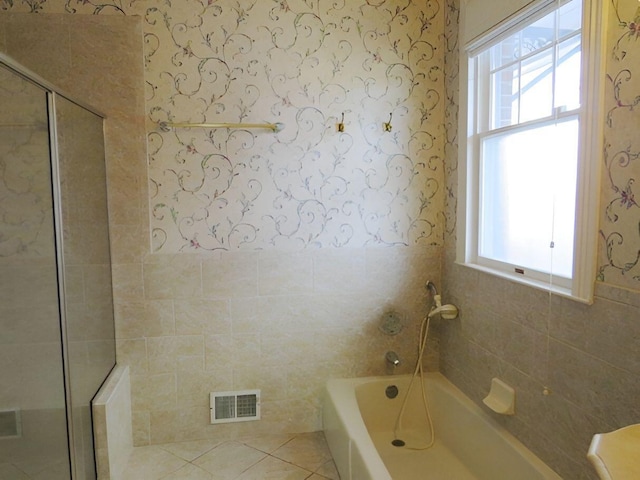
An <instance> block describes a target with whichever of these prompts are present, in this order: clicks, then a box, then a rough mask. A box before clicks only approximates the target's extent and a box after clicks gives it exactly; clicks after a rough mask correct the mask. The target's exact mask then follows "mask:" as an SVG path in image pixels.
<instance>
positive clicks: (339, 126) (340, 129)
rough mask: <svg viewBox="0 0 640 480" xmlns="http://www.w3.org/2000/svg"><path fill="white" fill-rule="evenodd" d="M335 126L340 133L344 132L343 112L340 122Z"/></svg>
mask: <svg viewBox="0 0 640 480" xmlns="http://www.w3.org/2000/svg"><path fill="white" fill-rule="evenodd" d="M337 126H338V131H339V132H340V133H342V132H344V112H342V120H340V123H338V125H337Z"/></svg>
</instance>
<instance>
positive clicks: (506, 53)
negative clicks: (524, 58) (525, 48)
mask: <svg viewBox="0 0 640 480" xmlns="http://www.w3.org/2000/svg"><path fill="white" fill-rule="evenodd" d="M518 58H520V33H516V34H515V35H511V36H510V37H509V38H505V39H504V40H502V41H501V42H500V43H499V44H497V45H495V46H493V47H491V69H492V70H494V69H496V68H499V67H501V66H502V65H506V64H508V63H511V62H513V61H514V60H517V59H518Z"/></svg>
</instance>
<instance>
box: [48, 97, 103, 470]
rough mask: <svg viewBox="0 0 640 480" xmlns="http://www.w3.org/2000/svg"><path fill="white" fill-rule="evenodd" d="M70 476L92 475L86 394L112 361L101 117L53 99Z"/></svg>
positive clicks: (96, 385) (89, 395)
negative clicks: (57, 167)
mask: <svg viewBox="0 0 640 480" xmlns="http://www.w3.org/2000/svg"><path fill="white" fill-rule="evenodd" d="M54 107H55V108H54V109H55V116H56V138H57V146H58V149H57V154H58V165H59V177H60V183H59V185H60V191H59V203H60V206H59V211H60V212H61V213H62V229H61V234H62V235H61V237H62V241H61V245H62V262H61V264H62V265H61V267H62V271H63V273H64V295H63V298H64V308H65V315H64V319H65V321H66V322H65V324H66V337H65V347H66V349H65V350H66V353H67V358H68V369H69V370H68V371H69V374H68V377H67V382H68V388H69V405H68V408H69V412H70V417H71V422H72V425H71V428H72V429H73V432H72V438H73V445H74V448H73V455H72V459H73V461H74V464H75V476H74V479H78V480H84V479H87V480H91V479H95V478H96V474H95V463H94V453H93V452H94V450H93V430H92V428H91V427H92V425H91V399H92V398H93V396H94V395H95V394H96V392H97V391H98V390H99V389H100V385H101V384H102V382H103V381H104V379H105V378H106V377H107V375H108V374H109V371H110V370H111V369H112V368H113V366H114V364H115V331H114V323H113V298H112V290H111V258H110V255H109V229H108V225H109V218H108V212H107V202H106V199H107V178H106V170H105V158H104V140H103V138H104V137H103V129H102V118H101V117H99V116H98V115H96V114H94V113H92V112H90V111H88V110H86V109H84V108H82V107H80V106H78V105H76V104H75V103H73V102H71V101H69V100H67V99H66V98H63V97H61V96H59V95H56V96H55V102H54Z"/></svg>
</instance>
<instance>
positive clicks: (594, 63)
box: [456, 0, 608, 303]
mask: <svg viewBox="0 0 640 480" xmlns="http://www.w3.org/2000/svg"><path fill="white" fill-rule="evenodd" d="M465 1H468V0H463V1H462V8H461V24H462V25H463V26H464V25H465V24H466V23H467V22H468V21H472V19H467V18H466V17H465V15H466V12H465V8H464V6H465ZM475 1H486V2H487V8H491V7H490V3H491V0H475ZM561 3H562V0H535V1H532V2H530V3H529V4H528V5H527V6H526V7H525V8H522V9H521V10H519V11H517V12H515V13H514V14H513V15H511V16H509V17H508V18H506V19H503V20H502V21H501V22H500V23H498V24H496V25H494V27H493V28H490V29H489V30H487V31H486V32H485V33H483V34H481V35H479V36H478V37H476V38H475V39H471V40H470V41H468V42H467V43H463V42H460V96H459V98H460V113H459V125H458V128H459V133H460V134H459V136H458V138H459V139H460V144H459V159H460V161H459V168H458V212H457V228H458V230H457V245H456V261H457V263H459V264H463V265H466V266H468V267H471V268H475V269H479V270H482V271H485V272H488V273H491V274H494V275H497V276H501V277H506V278H509V279H511V280H514V281H517V282H519V283H524V284H527V285H531V286H533V287H537V288H542V289H545V290H549V291H552V292H554V293H557V294H560V295H563V296H567V297H570V298H573V299H575V300H578V301H581V302H584V303H592V302H593V290H594V285H595V278H596V269H597V245H598V220H599V198H600V175H601V171H600V170H601V169H600V159H601V158H602V154H603V128H604V115H602V111H603V110H602V105H603V100H604V92H603V90H604V75H605V56H604V51H605V41H606V35H605V25H606V23H607V18H608V17H607V5H608V2H603V1H599V0H583V1H582V4H583V20H582V49H581V50H582V63H581V65H582V90H581V99H580V100H581V108H580V110H581V114H580V133H579V145H578V172H577V185H576V208H575V214H576V224H575V240H574V259H573V275H572V280H571V282H570V285H567V284H563V283H562V282H556V283H554V282H553V279H552V275H550V276H549V277H548V278H542V277H538V278H533V277H523V276H522V275H519V274H518V273H515V270H514V267H517V266H516V265H510V266H509V267H510V269H509V268H503V267H504V266H503V265H499V264H497V263H496V264H494V265H490V264H488V263H490V262H483V264H481V263H479V262H478V212H479V201H480V200H479V171H478V163H479V162H478V161H477V155H479V149H480V145H479V142H478V139H477V136H475V135H474V134H473V133H474V132H475V131H476V125H475V122H477V112H476V109H477V102H476V101H475V98H474V93H475V88H476V87H475V84H476V82H475V78H474V75H475V74H476V72H474V71H473V68H472V67H473V65H474V62H473V57H474V56H475V55H476V54H477V52H478V51H481V50H483V49H484V46H485V45H489V44H494V43H496V41H497V40H498V39H501V38H503V37H504V36H505V35H507V34H508V33H509V32H510V31H513V30H514V29H517V28H518V26H520V25H522V24H524V23H525V22H527V20H528V19H531V18H535V17H536V15H539V14H540V12H541V11H543V10H547V9H548V8H549V6H550V5H553V4H557V5H560V4H561ZM462 37H464V34H463V35H462Z"/></svg>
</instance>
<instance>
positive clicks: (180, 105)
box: [145, 0, 444, 252]
mask: <svg viewBox="0 0 640 480" xmlns="http://www.w3.org/2000/svg"><path fill="white" fill-rule="evenodd" d="M187 7H188V8H187ZM442 17H443V15H442V12H441V5H440V4H439V2H438V1H429V2H420V1H414V0H404V1H397V0H396V1H385V0H376V1H373V0H368V1H366V2H363V1H358V2H352V1H346V0H342V1H317V0H316V1H313V0H306V1H301V0H298V1H294V0H290V1H277V2H276V1H260V2H258V1H255V0H251V1H247V0H243V1H234V2H221V1H219V2H215V1H209V2H208V3H206V4H199V3H196V4H192V2H186V3H184V4H182V5H179V4H173V5H172V7H171V8H166V7H164V6H160V5H159V6H158V7H151V8H148V9H147V11H146V12H145V21H146V24H147V26H148V28H147V33H146V37H145V41H146V45H147V52H146V53H147V58H146V61H147V73H148V78H147V85H148V98H147V108H148V110H149V117H150V120H151V122H153V124H156V125H158V124H161V123H162V122H191V123H193V122H199V123H202V122H209V123H211V122H249V123H256V122H281V123H282V124H284V125H285V128H284V129H283V130H282V131H281V132H279V133H273V132H270V131H259V130H249V129H217V130H212V129H196V128H175V129H170V131H168V132H165V131H162V129H160V128H153V127H152V128H151V129H152V130H153V131H151V132H150V133H149V149H150V159H149V176H150V182H151V184H150V188H151V199H150V201H151V204H150V206H151V215H152V218H151V223H152V240H153V250H154V251H159V252H178V251H199V250H217V249H224V250H236V249H265V248H272V247H278V248H280V247H282V248H287V249H289V248H291V249H298V248H305V247H309V246H311V247H343V246H350V247H362V246H365V245H372V244H373V245H416V244H427V243H429V244H441V243H442V232H443V228H442V221H441V220H442V219H441V213H440V212H441V210H442V207H441V201H440V200H439V199H440V197H441V193H440V191H441V189H442V183H443V171H442V163H443V160H442V156H443V151H442V145H443V142H442V131H443V129H442V125H441V116H442V113H441V111H442V108H443V86H444V83H443V74H442V57H441V50H442V48H441V46H440V42H441V32H442V20H441V19H442ZM343 116H344V117H343ZM343 118H344V119H343ZM390 119H391V121H390V123H391V125H392V129H391V131H390V132H389V131H385V130H384V128H383V123H385V122H389V120H390ZM340 122H343V123H344V131H343V132H339V131H338V128H337V124H338V123H340Z"/></svg>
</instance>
